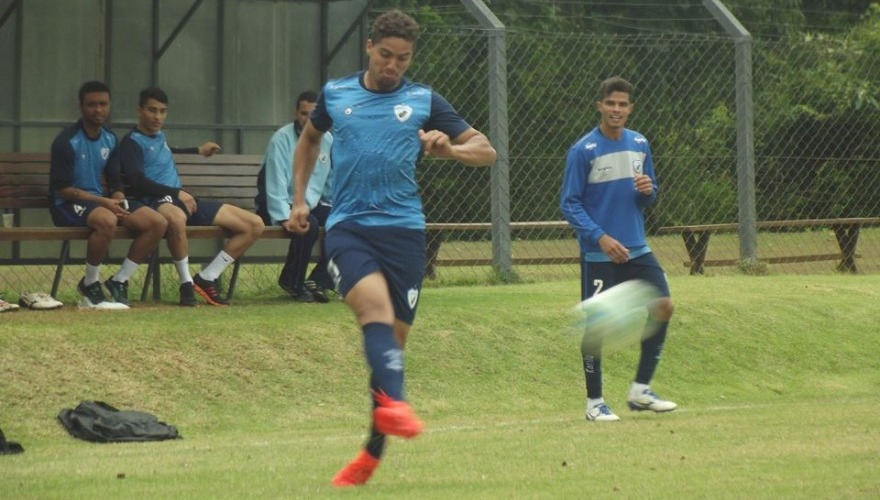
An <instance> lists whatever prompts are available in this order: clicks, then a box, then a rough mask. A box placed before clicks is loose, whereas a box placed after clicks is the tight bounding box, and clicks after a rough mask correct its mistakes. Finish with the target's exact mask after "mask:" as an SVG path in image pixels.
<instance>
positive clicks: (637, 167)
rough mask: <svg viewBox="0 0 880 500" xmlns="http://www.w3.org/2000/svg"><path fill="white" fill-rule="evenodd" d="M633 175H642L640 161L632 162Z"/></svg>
mask: <svg viewBox="0 0 880 500" xmlns="http://www.w3.org/2000/svg"><path fill="white" fill-rule="evenodd" d="M632 164H633V173H634V174H636V175H642V166H643V163H642V160H633V162H632Z"/></svg>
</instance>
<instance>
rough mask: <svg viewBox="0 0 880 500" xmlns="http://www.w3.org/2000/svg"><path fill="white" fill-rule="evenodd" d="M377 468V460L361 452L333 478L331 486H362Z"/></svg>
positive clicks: (365, 451)
mask: <svg viewBox="0 0 880 500" xmlns="http://www.w3.org/2000/svg"><path fill="white" fill-rule="evenodd" d="M377 467H379V459H377V458H374V457H373V456H372V455H370V454H369V453H367V450H361V452H360V453H358V456H356V457H354V460H352V461H351V462H350V463H349V464H348V465H346V466H345V467H343V468H342V470H340V471H339V472H337V473H336V475H335V476H333V486H336V487H337V488H345V487H347V486H362V485H364V484H366V482H367V481H369V480H370V476H372V475H373V472H375V471H376V468H377Z"/></svg>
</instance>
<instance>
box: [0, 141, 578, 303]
mask: <svg viewBox="0 0 880 500" xmlns="http://www.w3.org/2000/svg"><path fill="white" fill-rule="evenodd" d="M261 160H262V157H261V156H259V155H215V156H212V157H210V158H203V157H201V156H199V155H175V161H176V163H177V167H178V171H179V172H180V176H181V180H182V182H183V185H184V186H185V187H186V188H187V190H189V191H190V192H192V193H193V194H195V195H196V196H199V197H202V198H213V199H219V200H221V201H224V202H226V203H230V204H233V205H236V206H239V207H242V208H245V209H247V210H253V200H254V197H255V196H256V194H257V188H256V179H257V174H258V172H259V169H260V164H261ZM48 185H49V154H48V153H0V210H3V211H5V212H7V213H9V212H11V213H12V214H13V215H14V219H15V222H14V227H0V242H3V244H4V245H5V244H10V245H11V248H10V251H9V256H8V257H0V265H53V266H55V275H54V279H53V282H52V289H51V294H52V295H56V294H57V292H58V289H59V287H60V284H61V279H62V275H63V272H64V267H65V266H66V265H67V264H82V263H83V262H84V259H83V258H78V259H72V258H71V255H70V254H71V242H73V241H85V240H87V239H88V235H89V230H88V229H87V228H69V227H65V228H59V227H52V226H49V225H48V224H51V222H48V223H46V224H44V225H42V226H34V225H27V226H24V227H23V226H22V222H23V221H22V214H23V212H22V211H23V210H26V209H40V210H44V211H45V212H44V214H45V215H44V218H45V220H49V215H48V206H49V199H48ZM491 228H492V225H491V223H488V222H477V223H444V222H439V223H428V224H427V230H428V231H429V232H430V231H435V232H446V231H490V230H491ZM540 229H547V230H568V229H569V226H568V223H567V222H565V221H539V222H512V223H511V230H513V231H517V230H540ZM226 236H227V235H226V234H225V233H224V231H223V230H222V229H220V228H219V227H216V226H190V227H188V228H187V237H188V238H189V239H190V240H216V241H217V242H218V247H219V246H220V245H222V241H223V239H224V238H225V237H226ZM132 237H133V235H132V234H130V233H129V231H128V230H127V229H125V228H123V227H119V228H117V229H116V234H115V236H114V240H126V239H131V238H132ZM288 237H289V236H288V235H287V234H286V233H285V231H284V230H283V229H281V228H280V227H271V226H270V227H267V228H266V229H265V231H264V232H263V236H262V238H261V239H287V238H288ZM35 241H47V242H48V241H56V242H61V249H60V252H59V255H58V257H57V258H55V257H52V258H49V257H32V256H28V255H24V254H23V251H22V246H21V243H23V242H35ZM162 248H163V245H160V247H159V250H160V251H161V249H162ZM316 248H317V246H316ZM314 257H315V256H313V258H314ZM579 260H580V259H579V258H578V256H577V255H571V256H566V257H558V256H557V257H550V256H544V257H524V258H514V259H512V262H513V264H516V265H532V264H572V263H574V264H576V263H578V262H579ZM121 261H122V258H115V259H114V258H109V259H107V262H110V263H120V262H121ZM243 261H247V262H250V263H280V262H283V261H284V256H259V255H247V254H246V255H245V256H244V257H243V258H241V259H238V260H237V261H236V262H235V265H234V267H233V270H232V276H231V278H230V280H229V286H228V289H227V292H226V296H227V298H228V299H229V298H232V296H233V293H234V290H235V284H236V282H237V279H238V274H239V270H240V266H241V263H242V262H243ZM170 262H171V259H170V257H167V256H166V257H160V252H157V253H155V254H154V255H153V256H151V258H150V260H149V262H148V267H147V275H146V278H145V280H144V283H143V287H142V290H141V300H146V299H147V297H148V295H149V291H150V288H152V297H153V299H154V300H156V301H158V300H160V299H161V292H160V283H161V276H160V270H161V266H160V264H168V263H170ZM433 264H435V265H438V266H480V265H491V264H492V259H491V258H440V259H437V260H436V261H434V262H433Z"/></svg>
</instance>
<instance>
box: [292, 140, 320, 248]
mask: <svg viewBox="0 0 880 500" xmlns="http://www.w3.org/2000/svg"><path fill="white" fill-rule="evenodd" d="M323 136H324V133H323V132H321V131H320V130H318V129H316V128H315V127H313V126H312V122H306V126H305V127H303V130H302V133H300V136H299V140H298V141H297V142H296V149H295V150H294V152H293V166H292V168H293V205H292V206H291V207H290V217H288V219H287V220H286V221H284V222H282V223H281V226H282V227H283V228H284V229H285V230H287V231H290V232H293V233H298V234H305V233H306V232H308V230H309V206H308V205H307V204H306V187H307V186H308V185H309V177H311V176H312V170H314V169H315V161H316V160H317V159H318V153H320V152H321V137H323Z"/></svg>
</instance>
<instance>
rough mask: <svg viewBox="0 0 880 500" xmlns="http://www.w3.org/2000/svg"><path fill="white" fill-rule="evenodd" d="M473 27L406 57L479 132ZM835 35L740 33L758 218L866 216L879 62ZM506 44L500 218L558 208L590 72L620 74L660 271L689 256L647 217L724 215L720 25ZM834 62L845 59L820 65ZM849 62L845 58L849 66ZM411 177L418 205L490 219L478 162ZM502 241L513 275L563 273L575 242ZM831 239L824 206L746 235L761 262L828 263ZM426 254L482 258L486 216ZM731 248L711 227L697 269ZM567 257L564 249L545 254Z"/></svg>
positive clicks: (445, 33) (446, 218)
mask: <svg viewBox="0 0 880 500" xmlns="http://www.w3.org/2000/svg"><path fill="white" fill-rule="evenodd" d="M487 37H488V32H487V31H483V30H461V29H441V28H435V29H430V30H428V32H427V33H426V34H425V35H423V38H422V39H421V40H420V46H419V55H418V58H417V61H416V63H415V64H414V66H413V67H412V68H411V70H410V71H411V76H412V77H413V78H414V79H416V80H421V81H425V82H427V83H429V84H431V85H432V86H433V87H434V88H435V89H436V90H438V91H439V92H440V93H441V94H443V95H445V96H446V97H447V98H448V99H449V100H450V101H452V102H453V104H454V105H455V106H456V107H457V109H459V110H460V111H461V112H462V114H463V115H465V116H466V118H467V119H468V120H470V121H471V123H472V124H474V126H475V127H477V128H479V129H481V130H483V131H486V132H488V130H489V124H488V110H487V97H486V92H485V89H486V86H487V84H486V81H485V74H486V64H487V63H486V61H487V56H486V53H485V47H486V46H487V41H486V40H487ZM847 49H849V50H852V47H846V46H845V44H844V43H843V42H840V41H834V40H830V39H823V38H821V37H818V38H806V37H805V38H804V39H803V40H800V41H796V42H793V41H757V42H755V43H754V47H753V75H754V78H753V88H754V103H755V105H754V110H755V111H754V113H755V115H754V144H755V149H754V170H755V183H754V192H755V201H754V203H755V206H756V212H757V220H758V221H777V220H805V219H838V218H877V217H880V198H878V197H877V195H876V194H875V193H876V192H877V191H878V189H880V172H878V168H877V167H878V160H877V157H878V155H877V153H878V151H877V149H878V147H877V145H876V141H875V140H874V139H872V137H876V136H877V134H878V131H880V113H878V89H877V84H876V82H877V81H880V67H878V62H877V60H876V58H873V59H872V58H870V57H865V55H860V56H858V57H856V56H850V57H849V59H846V57H847V54H846V53H845V51H846V50H847ZM835 51H836V55H835V56H833V57H830V58H829V57H827V54H829V53H832V54H834V53H835ZM426 54H430V56H427V57H426ZM506 55H507V71H508V79H507V89H508V94H509V95H508V116H509V127H508V129H509V166H510V194H509V196H510V220H511V221H513V222H522V221H533V222H537V221H560V220H561V218H562V216H561V212H560V209H559V190H560V184H561V179H562V172H563V169H564V165H565V156H566V153H567V150H568V148H569V147H570V146H571V144H573V143H574V142H575V141H576V140H577V139H578V138H579V137H581V136H582V135H583V134H585V133H587V132H589V131H590V130H591V129H592V128H593V127H595V126H596V125H597V123H598V113H597V112H596V110H595V106H594V102H595V101H596V98H597V95H596V94H597V90H598V85H599V82H600V81H601V80H603V79H605V78H607V77H609V76H612V75H621V76H624V77H625V78H627V79H629V80H630V81H632V82H633V83H634V84H635V87H636V92H635V96H634V99H635V101H636V107H635V110H634V113H633V115H632V116H631V118H630V122H629V126H630V127H631V128H633V129H636V130H639V131H640V132H642V133H643V134H645V136H646V137H648V139H649V140H650V141H651V145H652V150H653V153H654V159H655V165H656V170H657V175H658V178H659V181H660V186H661V195H660V200H659V203H658V204H657V205H656V206H655V207H654V208H652V209H651V210H650V212H649V214H648V230H649V233H650V238H649V241H650V244H651V246H652V248H653V249H654V251H655V253H656V254H657V255H658V257H659V258H660V260H661V262H663V264H664V266H665V267H666V269H667V272H669V273H670V274H681V273H686V272H688V269H689V268H688V264H689V261H690V260H691V258H690V256H689V254H688V252H687V251H686V247H685V244H684V241H683V238H682V235H681V234H676V233H675V232H670V233H662V234H661V233H659V232H658V231H657V230H658V228H660V227H663V226H681V225H702V224H718V223H735V222H737V220H738V208H739V203H740V201H739V192H738V182H739V179H738V172H737V154H738V151H737V136H736V134H737V127H736V121H737V111H738V110H737V105H736V104H737V103H736V78H735V77H736V65H735V46H734V42H733V41H732V40H731V39H730V38H728V37H724V36H714V35H689V34H650V35H633V36H609V35H601V36H598V35H596V36H594V35H589V34H562V33H535V32H518V31H509V32H508V33H507V54H506ZM426 59H428V61H426ZM835 66H836V69H837V71H838V72H844V73H841V74H838V75H832V76H831V77H830V78H826V77H827V76H828V72H833V71H835ZM856 69H857V70H858V74H853V72H851V71H849V70H856ZM828 80H832V81H830V82H829V81H828ZM864 82H874V84H873V85H865V83H864ZM841 101H843V102H841ZM422 183H423V186H424V188H425V203H426V211H427V214H428V218H429V220H430V221H434V222H488V221H490V211H491V210H490V196H489V189H490V186H489V173H488V172H486V171H480V170H470V169H466V168H461V167H458V166H455V165H451V164H446V163H443V162H439V161H438V162H430V161H428V162H425V165H423V168H422ZM878 243H880V230H878V229H873V228H872V227H870V226H868V227H864V228H862V229H861V231H860V233H858V245H857V251H856V254H855V255H856V262H857V264H858V269H859V271H861V272H867V273H872V272H878V271H880V246H878ZM511 250H512V255H513V262H514V271H515V273H516V274H517V275H519V276H521V277H524V278H526V279H532V278H535V277H540V278H541V279H548V278H554V277H573V276H577V273H578V266H577V264H575V262H576V260H577V254H578V251H577V246H576V244H575V242H574V239H573V234H572V233H571V231H570V230H568V229H558V228H556V227H547V228H529V229H523V230H514V232H513V242H512V248H511ZM841 252H842V250H841V246H840V244H839V242H838V241H837V239H836V238H835V233H834V226H833V225H832V224H831V223H830V222H829V223H828V224H827V225H823V224H818V225H811V226H807V227H800V226H798V225H793V226H786V227H772V228H768V229H767V230H761V231H759V232H758V235H757V257H758V259H759V261H766V262H771V263H772V264H770V265H769V266H768V267H766V268H761V269H763V270H764V271H768V272H771V273H791V272H797V273H821V272H833V271H835V270H836V269H837V267H838V265H839V263H840V260H841V258H837V257H834V256H840V255H841ZM439 255H440V261H439V262H440V263H441V264H442V263H443V259H452V261H453V262H456V261H461V260H466V259H471V260H474V259H480V258H482V259H483V260H484V261H485V260H488V259H490V258H491V257H492V249H491V242H490V241H489V232H488V231H487V230H481V231H470V232H467V233H465V232H446V233H444V234H443V244H442V246H441V249H440V252H439ZM740 255H741V253H740V241H739V238H738V236H737V233H736V231H735V230H733V231H731V232H729V233H723V234H717V235H713V236H712V238H711V239H710V241H709V245H708V252H707V255H706V256H707V258H708V260H707V262H708V263H709V264H710V265H711V263H717V264H724V265H723V266H722V267H716V268H712V269H711V270H710V271H709V272H712V273H725V272H733V271H735V270H736V269H737V264H738V263H739V259H740ZM566 258H567V259H568V262H570V263H563V264H560V263H559V262H564V261H566ZM814 259H815V260H814ZM819 259H824V260H819ZM518 262H533V263H531V264H526V265H518V264H517V263H518ZM534 262H538V263H534ZM759 263H760V262H759ZM752 270H754V268H752ZM470 272H471V273H476V274H475V275H476V276H481V275H482V273H484V272H485V269H479V270H478V269H474V270H471V271H470ZM462 273H467V270H465V269H451V268H450V269H446V268H444V267H442V266H441V267H439V271H438V276H439V277H440V278H441V279H448V278H450V277H451V278H452V279H455V278H457V277H459V276H461V275H462Z"/></svg>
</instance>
